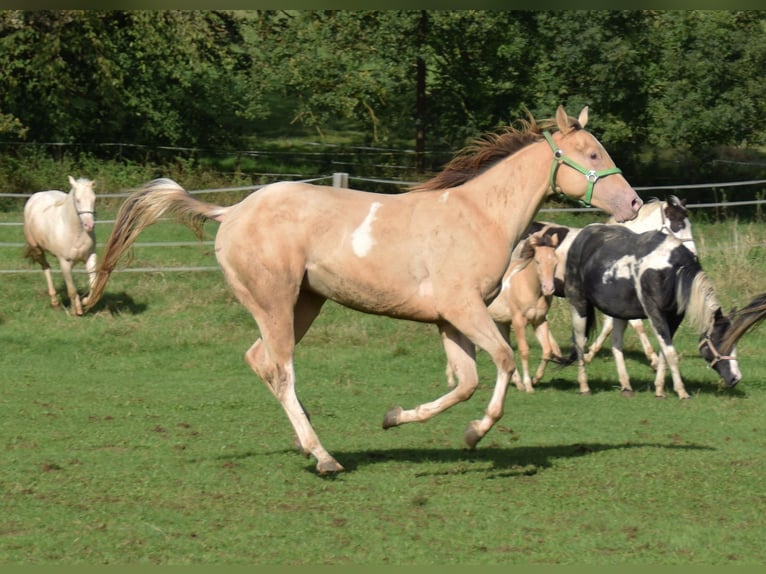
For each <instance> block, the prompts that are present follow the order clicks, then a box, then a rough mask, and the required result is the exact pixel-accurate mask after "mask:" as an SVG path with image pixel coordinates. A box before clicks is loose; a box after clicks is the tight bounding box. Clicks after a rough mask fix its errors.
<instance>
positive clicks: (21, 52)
mask: <svg viewBox="0 0 766 574" xmlns="http://www.w3.org/2000/svg"><path fill="white" fill-rule="evenodd" d="M765 16H766V12H764V11H757V10H751V11H699V10H692V11H652V10H614V11H513V10H511V11H468V10H460V11H450V10H443V11H423V10H412V11H388V10H387V11H264V10H254V11H225V10H206V11H195V10H189V11H171V10H168V11H120V10H47V11H45V10H38V11H20V10H3V11H0V85H2V87H3V89H2V90H0V139H2V140H5V141H18V142H99V143H103V142H122V143H126V144H137V145H170V146H200V147H215V148H218V149H231V150H235V149H244V148H248V147H252V146H254V145H257V142H258V141H259V138H261V137H264V135H266V134H269V135H280V134H289V133H291V132H293V131H296V130H303V131H309V132H311V133H314V134H316V136H317V137H322V136H323V135H324V134H326V133H328V132H330V131H332V130H347V131H352V132H354V133H357V134H359V135H358V137H359V140H360V142H361V143H364V144H370V145H377V146H400V145H412V146H415V147H416V149H417V151H418V152H421V153H422V152H424V151H425V150H427V149H429V150H430V149H437V150H444V149H450V150H453V149H456V148H459V147H462V146H463V145H465V144H466V143H467V141H468V140H469V139H470V138H472V137H476V136H478V135H481V134H483V133H486V132H487V131H491V130H494V129H497V128H499V127H500V126H505V125H508V123H509V122H511V121H513V120H515V119H517V118H523V117H525V116H526V115H527V114H532V115H533V116H534V117H536V118H544V117H550V116H552V115H553V113H554V111H555V109H556V107H557V106H558V105H559V104H564V105H566V106H567V109H568V110H569V111H570V113H572V114H573V115H576V114H577V112H579V110H580V108H581V107H582V106H583V105H589V106H590V107H591V109H592V114H591V124H589V128H592V129H593V131H594V132H596V133H597V135H598V136H599V138H600V139H601V140H602V142H603V143H604V144H605V146H606V147H607V149H609V151H610V153H611V154H612V156H613V157H614V158H615V160H616V161H617V162H618V164H620V165H621V166H625V165H626V163H627V164H631V163H636V162H641V161H643V162H644V163H651V161H653V158H654V157H655V156H656V157H659V154H661V152H662V150H669V149H670V150H674V152H675V153H681V154H684V155H685V157H687V158H693V161H694V162H696V165H698V166H700V167H704V166H705V165H706V162H709V161H710V160H711V158H714V157H715V153H716V150H717V149H719V148H720V147H722V146H731V147H735V148H741V149H757V148H758V147H759V146H762V145H763V144H764V143H765V142H766V128H765V127H764V124H763V122H762V118H763V117H764V116H766V114H765V113H764V112H766V99H765V98H764V94H763V92H764V90H763V87H764V86H763V79H764V73H763V70H764V69H766V17H765ZM647 158H648V159H647Z"/></svg>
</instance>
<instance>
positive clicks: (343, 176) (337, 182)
mask: <svg viewBox="0 0 766 574" xmlns="http://www.w3.org/2000/svg"><path fill="white" fill-rule="evenodd" d="M275 175H278V174H275ZM324 180H331V182H332V185H334V186H335V187H347V186H348V182H349V180H358V181H367V182H372V183H385V184H392V185H399V186H402V187H409V186H412V185H415V184H417V183H418V182H409V181H401V180H395V179H381V178H370V177H359V176H351V175H349V174H347V173H343V172H340V173H335V174H333V175H329V176H319V177H315V178H309V179H299V180H293V181H296V182H300V183H315V182H318V181H324ZM763 184H766V179H754V180H747V181H729V182H718V183H701V184H688V185H659V186H643V187H635V188H634V189H635V190H636V191H654V190H676V189H705V188H707V189H710V188H719V187H721V188H723V187H738V186H748V185H763ZM266 185H268V184H262V185H246V186H239V187H222V188H212V189H196V190H189V191H188V192H189V193H190V194H193V195H197V194H208V193H228V192H237V191H255V190H258V189H260V188H262V187H265V186H266ZM131 193H132V190H130V191H126V192H122V193H109V194H102V195H99V197H103V198H113V197H128V196H129V195H130V194H131ZM31 195H32V194H31V193H0V197H27V198H28V197H30V196H31ZM763 203H766V199H755V200H745V201H724V202H717V203H694V204H687V205H686V208H687V209H701V208H708V207H738V206H745V205H761V204H763ZM539 211H540V212H548V213H550V212H588V211H600V210H599V209H597V208H595V207H544V208H541V209H540V210H539ZM160 221H173V219H172V218H165V219H162V220H160ZM114 222H115V220H114V219H102V220H97V221H96V223H97V224H113V223H114ZM23 225H24V223H23V221H6V222H0V226H1V227H20V226H23ZM213 244H214V241H166V242H162V241H153V242H137V243H135V244H134V246H135V247H194V246H204V245H213ZM25 245H26V244H25V243H20V242H0V248H23V247H24V246H25ZM763 246H766V244H757V245H753V246H752V247H763ZM218 269H219V267H218V266H209V267H208V266H187V267H134V268H124V269H115V271H114V272H115V273H166V272H185V271H186V272H193V271H216V270H218ZM73 271H74V272H75V273H86V271H85V269H80V268H75V269H73ZM39 272H40V270H39V269H0V274H12V273H39Z"/></svg>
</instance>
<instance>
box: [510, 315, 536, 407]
mask: <svg viewBox="0 0 766 574" xmlns="http://www.w3.org/2000/svg"><path fill="white" fill-rule="evenodd" d="M526 328H527V321H526V320H525V319H524V317H523V316H521V314H520V313H518V314H517V315H516V316H515V317H514V318H513V332H514V334H515V335H516V345H517V347H518V351H519V356H520V357H521V372H522V377H521V381H519V382H517V379H518V373H519V370H518V369H516V370H515V371H514V373H513V375H512V376H513V382H514V383H515V384H516V388H517V389H519V390H520V391H526V392H528V393H534V392H535V389H534V388H533V387H532V377H530V376H529V343H528V342H527V337H526Z"/></svg>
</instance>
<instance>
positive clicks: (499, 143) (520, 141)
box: [410, 115, 579, 191]
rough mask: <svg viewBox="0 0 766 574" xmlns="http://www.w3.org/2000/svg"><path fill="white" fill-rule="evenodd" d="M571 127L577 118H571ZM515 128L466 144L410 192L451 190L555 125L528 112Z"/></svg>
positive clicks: (523, 146) (574, 125) (552, 121)
mask: <svg viewBox="0 0 766 574" xmlns="http://www.w3.org/2000/svg"><path fill="white" fill-rule="evenodd" d="M570 122H572V124H573V126H572V127H574V128H576V127H578V126H579V124H577V121H576V120H574V119H571V120H570ZM517 124H518V125H519V127H518V128H515V127H513V126H509V127H507V128H506V129H505V130H504V131H502V132H500V133H495V134H487V135H485V136H483V137H480V138H478V139H476V140H475V141H473V142H472V143H471V144H470V145H468V146H467V147H465V148H464V149H463V150H461V151H460V152H458V154H457V155H456V156H455V157H454V158H453V159H452V160H451V161H450V162H449V163H448V164H447V165H446V167H445V168H444V169H443V170H442V171H441V172H440V173H439V174H437V175H436V176H434V177H432V178H431V179H429V180H428V181H425V182H423V183H419V184H417V185H415V186H413V187H411V188H410V191H436V190H440V189H450V188H452V187H457V186H459V185H462V184H464V183H466V182H467V181H470V180H471V179H473V178H474V177H476V176H477V175H479V174H481V173H483V172H485V171H486V170H487V169H489V168H490V167H492V166H493V165H495V164H496V163H497V162H498V161H500V160H502V159H504V158H506V157H508V156H510V155H512V154H514V153H516V152H517V151H519V150H520V149H522V148H525V147H526V146H528V145H530V144H532V143H534V142H536V141H539V140H540V139H541V138H542V137H543V135H542V134H543V131H545V130H548V129H551V128H552V127H554V126H555V125H556V122H555V120H553V119H549V120H543V121H541V122H539V123H538V122H536V121H535V119H534V118H533V117H532V116H531V115H530V116H529V119H528V120H518V122H517Z"/></svg>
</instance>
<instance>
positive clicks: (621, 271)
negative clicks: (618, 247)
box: [601, 255, 636, 285]
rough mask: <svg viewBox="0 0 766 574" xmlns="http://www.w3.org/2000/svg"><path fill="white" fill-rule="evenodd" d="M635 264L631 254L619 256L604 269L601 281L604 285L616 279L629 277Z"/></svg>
mask: <svg viewBox="0 0 766 574" xmlns="http://www.w3.org/2000/svg"><path fill="white" fill-rule="evenodd" d="M635 264H636V258H635V257H634V256H633V255H625V256H624V257H620V258H619V259H618V260H617V261H615V262H614V263H613V264H612V265H611V266H609V267H607V268H606V269H605V270H604V275H603V276H602V277H601V282H602V283H604V284H605V285H606V284H608V283H612V282H613V281H617V280H618V279H630V277H631V269H632V268H634V266H635Z"/></svg>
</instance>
